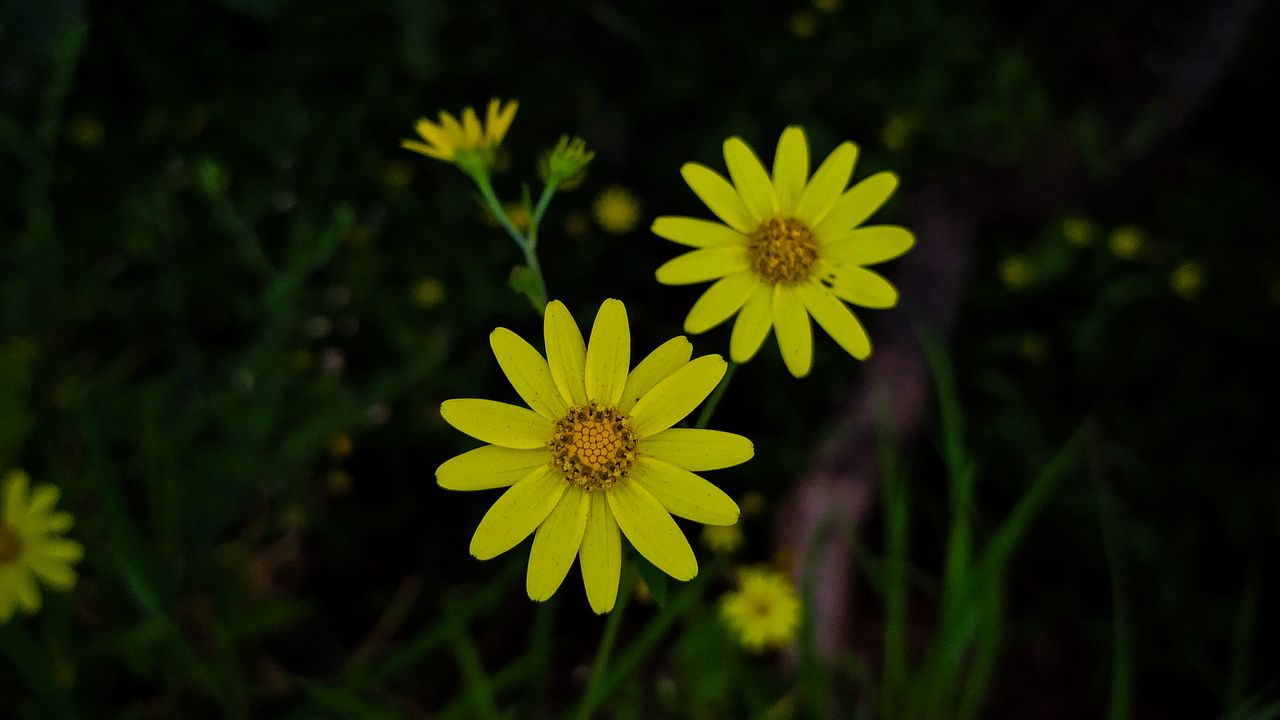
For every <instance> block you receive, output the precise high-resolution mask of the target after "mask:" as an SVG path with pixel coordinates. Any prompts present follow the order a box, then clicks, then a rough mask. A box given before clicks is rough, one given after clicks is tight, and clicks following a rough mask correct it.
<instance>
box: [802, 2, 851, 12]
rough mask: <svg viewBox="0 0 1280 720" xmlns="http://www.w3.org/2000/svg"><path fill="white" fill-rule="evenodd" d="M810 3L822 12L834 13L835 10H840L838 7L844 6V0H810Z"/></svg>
mask: <svg viewBox="0 0 1280 720" xmlns="http://www.w3.org/2000/svg"><path fill="white" fill-rule="evenodd" d="M810 4H811V5H813V6H814V7H815V8H817V9H818V10H820V11H822V12H824V13H836V12H840V8H841V7H843V6H844V1H843V0H811V2H810Z"/></svg>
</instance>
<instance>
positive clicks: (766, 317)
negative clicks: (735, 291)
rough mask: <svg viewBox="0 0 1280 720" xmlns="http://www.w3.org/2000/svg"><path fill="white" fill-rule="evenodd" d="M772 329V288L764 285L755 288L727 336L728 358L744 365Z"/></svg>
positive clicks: (753, 355) (757, 350)
mask: <svg viewBox="0 0 1280 720" xmlns="http://www.w3.org/2000/svg"><path fill="white" fill-rule="evenodd" d="M772 327H773V287H772V286H770V285H767V284H765V283H760V285H758V286H756V289H755V292H754V293H752V295H751V297H750V298H748V299H747V302H746V304H744V305H743V306H742V311H741V312H739V313H738V319H737V321H736V322H734V323H733V334H732V335H730V336H729V357H731V358H733V361H734V362H736V363H744V362H747V361H749V360H750V359H751V358H753V357H755V355H756V353H757V352H759V351H760V346H761V345H763V344H764V339H765V338H767V337H769V330H770V329H771V328H772Z"/></svg>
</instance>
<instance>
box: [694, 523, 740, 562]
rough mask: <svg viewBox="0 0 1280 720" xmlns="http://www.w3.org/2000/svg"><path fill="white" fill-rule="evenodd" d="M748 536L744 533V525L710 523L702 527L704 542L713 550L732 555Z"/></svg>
mask: <svg viewBox="0 0 1280 720" xmlns="http://www.w3.org/2000/svg"><path fill="white" fill-rule="evenodd" d="M745 541H746V538H745V537H743V534H742V525H741V524H738V525H708V526H706V527H704V528H702V544H703V545H706V546H707V548H709V549H710V550H711V552H714V553H718V554H720V555H732V554H733V553H735V552H737V551H738V550H739V549H740V548H741V547H742V544H743V543H744V542H745Z"/></svg>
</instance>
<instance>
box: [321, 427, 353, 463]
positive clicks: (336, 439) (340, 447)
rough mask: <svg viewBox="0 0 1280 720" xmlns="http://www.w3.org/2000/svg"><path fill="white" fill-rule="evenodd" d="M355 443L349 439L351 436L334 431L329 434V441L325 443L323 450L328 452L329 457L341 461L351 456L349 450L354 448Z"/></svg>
mask: <svg viewBox="0 0 1280 720" xmlns="http://www.w3.org/2000/svg"><path fill="white" fill-rule="evenodd" d="M355 447H356V444H355V443H354V442H352V441H351V436H350V435H348V434H346V433H344V432H340V433H334V434H332V435H330V436H329V441H328V442H326V443H325V450H327V451H328V453H329V459H331V460H337V461H342V460H346V459H347V458H349V457H351V452H352V451H353V450H355Z"/></svg>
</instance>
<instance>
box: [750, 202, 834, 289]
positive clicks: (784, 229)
mask: <svg viewBox="0 0 1280 720" xmlns="http://www.w3.org/2000/svg"><path fill="white" fill-rule="evenodd" d="M747 257H748V258H750V260H751V267H752V269H753V270H755V271H756V274H757V275H759V276H760V277H762V278H764V279H765V280H767V281H769V282H771V283H774V284H790V283H796V282H800V281H801V280H807V279H809V277H810V275H811V274H812V273H811V271H812V270H813V264H814V263H815V262H817V260H818V241H817V239H816V238H815V237H814V236H813V230H812V229H811V228H810V227H809V225H808V224H806V223H805V222H804V221H803V220H797V219H796V218H783V217H775V218H770V219H768V220H766V221H764V222H763V223H761V224H760V227H758V228H756V229H755V232H753V233H751V236H750V237H749V238H748V241H747Z"/></svg>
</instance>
